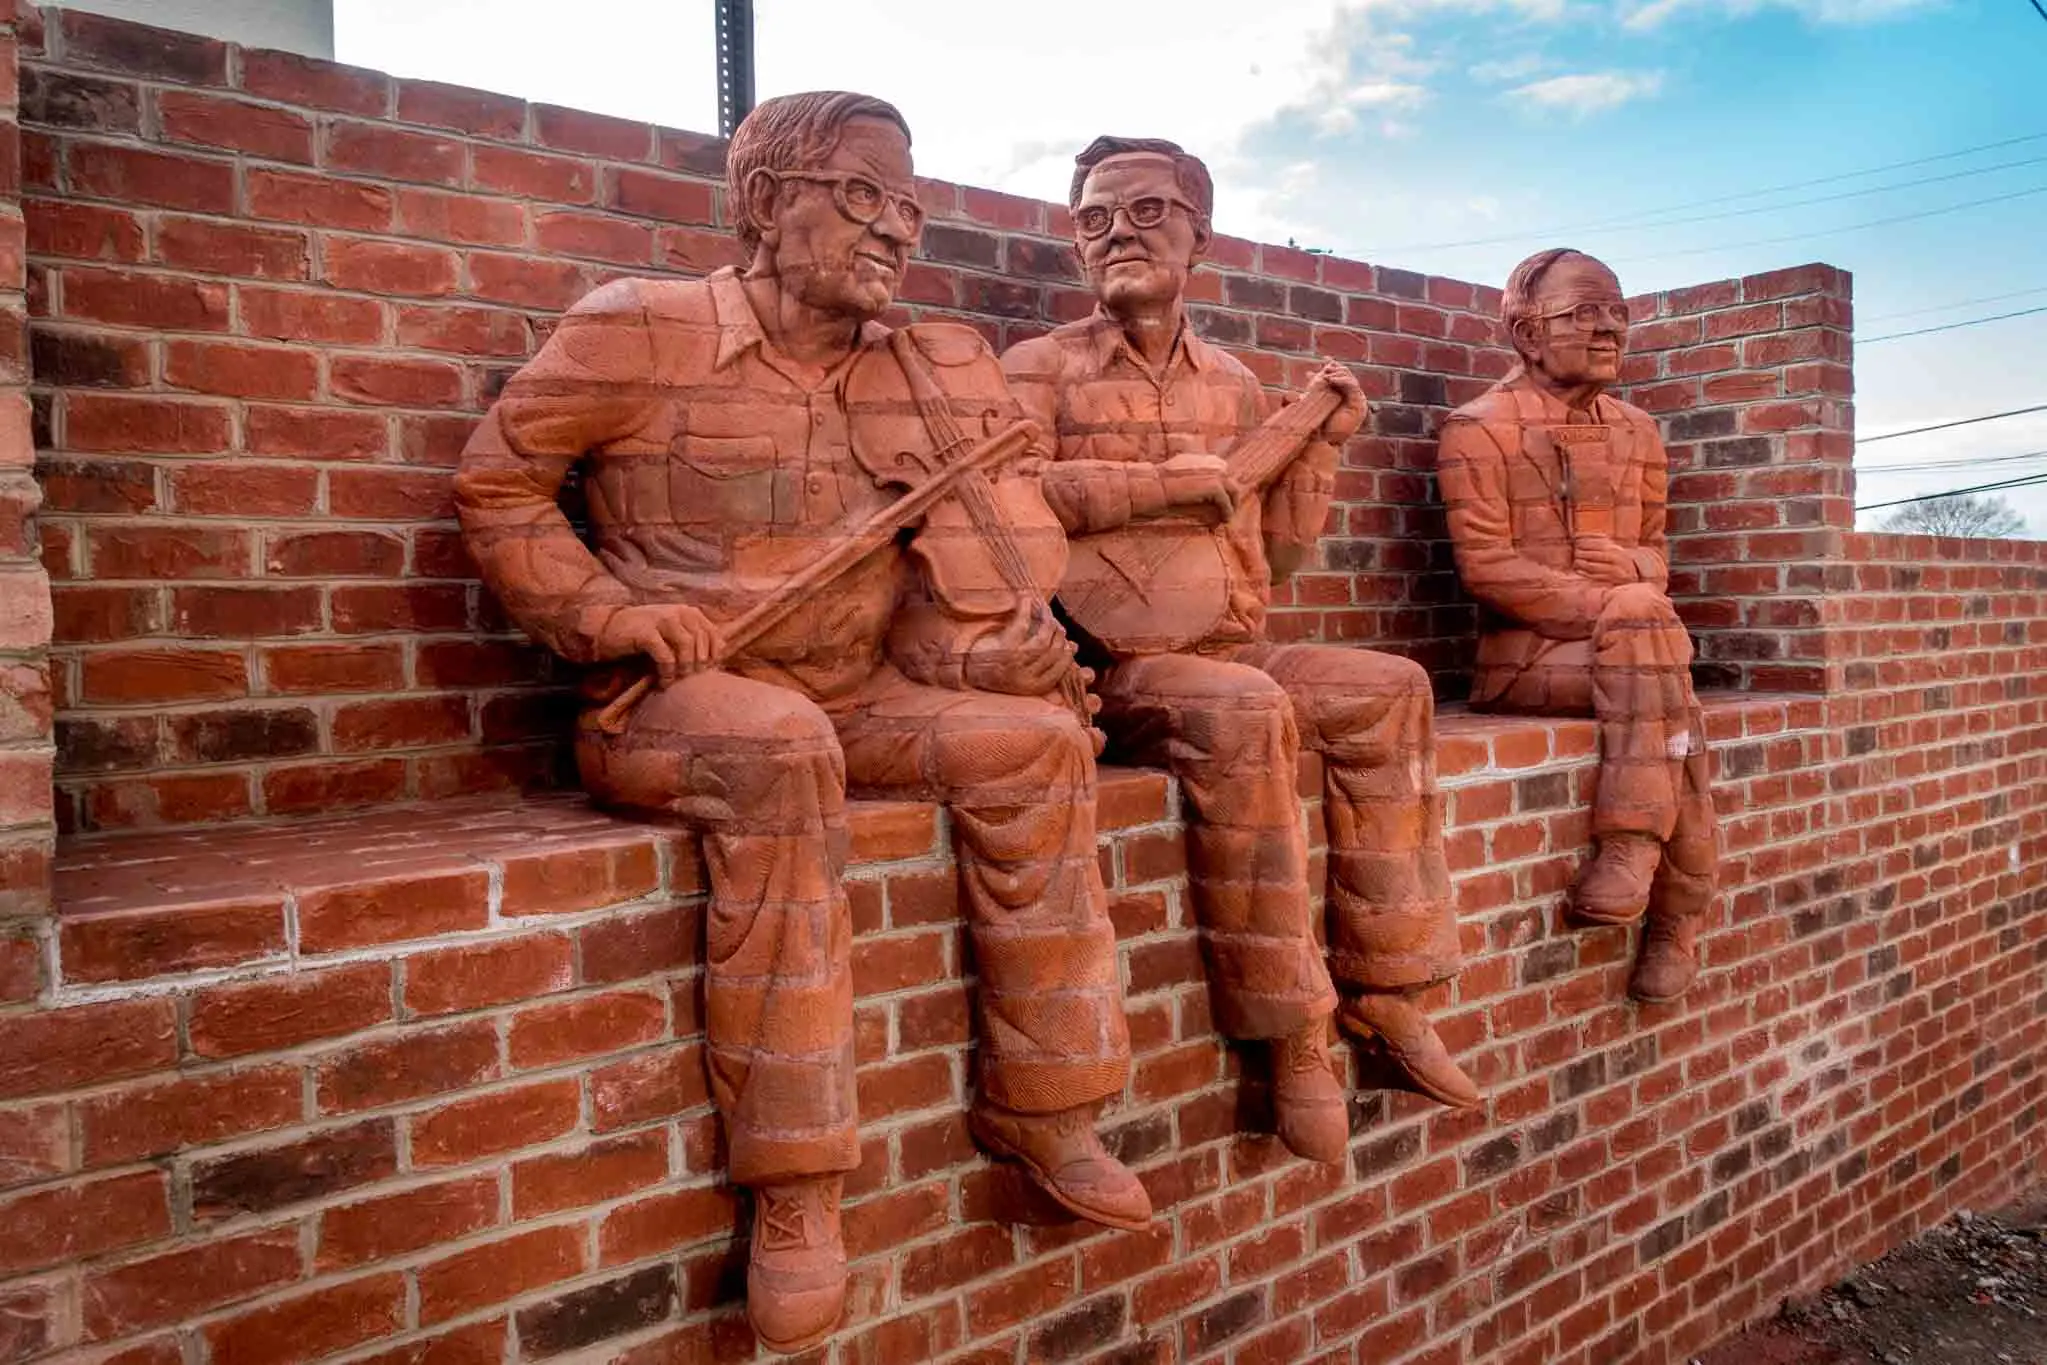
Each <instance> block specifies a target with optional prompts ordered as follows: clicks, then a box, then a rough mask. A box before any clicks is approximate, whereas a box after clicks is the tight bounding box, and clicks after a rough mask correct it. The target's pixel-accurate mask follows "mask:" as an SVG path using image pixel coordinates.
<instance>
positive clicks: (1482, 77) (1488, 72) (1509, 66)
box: [1465, 52, 1548, 85]
mask: <svg viewBox="0 0 2047 1365" xmlns="http://www.w3.org/2000/svg"><path fill="white" fill-rule="evenodd" d="M1547 65H1548V62H1547V61H1545V60H1544V58H1543V55H1542V54H1541V53H1540V52H1525V53H1523V54H1521V55H1520V56H1518V57H1508V58H1505V59H1503V60H1499V61H1490V62H1474V63H1472V65H1471V67H1470V68H1469V69H1468V70H1467V71H1466V73H1465V74H1467V75H1469V76H1470V77H1471V78H1472V79H1473V80H1475V81H1477V82H1479V83H1480V84H1481V85H1505V84H1506V83H1507V82H1508V81H1525V80H1527V79H1528V78H1529V77H1530V76H1533V75H1534V74H1535V73H1536V72H1538V71H1540V70H1542V69H1543V67H1545V66H1547Z"/></svg>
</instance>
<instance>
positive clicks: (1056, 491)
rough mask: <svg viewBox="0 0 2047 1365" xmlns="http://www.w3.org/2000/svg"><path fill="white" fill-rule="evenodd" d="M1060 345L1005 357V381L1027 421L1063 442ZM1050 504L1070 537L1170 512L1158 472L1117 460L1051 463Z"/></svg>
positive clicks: (1040, 345)
mask: <svg viewBox="0 0 2047 1365" xmlns="http://www.w3.org/2000/svg"><path fill="white" fill-rule="evenodd" d="M1060 360H1061V356H1060V350H1059V343H1058V342H1056V341H1053V340H1052V339H1050V338H1048V337H1039V338H1036V339H1034V340H1031V341H1025V342H1020V343H1019V344H1017V345H1015V346H1012V347H1010V348H1009V349H1008V350H1007V351H1005V352H1003V354H1002V373H1003V377H1004V378H1006V379H1007V380H1008V381H1009V391H1010V392H1011V393H1013V394H1015V395H1016V401H1017V402H1018V404H1020V405H1021V406H1022V408H1023V412H1024V416H1026V417H1028V418H1030V419H1031V420H1032V421H1034V422H1036V423H1037V424H1038V425H1039V426H1041V427H1043V428H1044V429H1045V434H1046V436H1047V437H1048V438H1049V439H1050V440H1051V441H1052V443H1053V445H1054V447H1055V450H1056V447H1057V444H1058V440H1059V371H1060ZM1042 482H1043V485H1044V489H1045V501H1046V502H1047V503H1049V504H1050V505H1051V508H1052V512H1053V515H1055V516H1056V517H1058V518H1059V524H1060V525H1061V526H1063V527H1064V528H1065V529H1066V533H1067V534H1068V535H1074V536H1084V535H1092V534H1094V533H1095V532H1098V531H1113V530H1115V529H1116V528H1117V527H1119V526H1124V525H1127V524H1129V523H1130V522H1132V521H1138V520H1142V519H1143V518H1145V517H1155V516H1157V515H1158V514H1159V513H1161V512H1163V511H1165V510H1166V507H1167V501H1166V489H1165V483H1164V481H1163V480H1162V479H1161V478H1160V476H1159V470H1158V466H1156V465H1150V464H1139V463H1126V462H1123V461H1118V460H1060V459H1058V458H1057V456H1056V454H1055V455H1054V457H1053V458H1052V459H1050V460H1048V461H1046V464H1045V467H1044V473H1043V479H1042Z"/></svg>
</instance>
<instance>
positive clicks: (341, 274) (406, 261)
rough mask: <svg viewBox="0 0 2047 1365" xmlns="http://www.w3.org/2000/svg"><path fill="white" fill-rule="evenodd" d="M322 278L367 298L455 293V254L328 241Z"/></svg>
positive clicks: (408, 245)
mask: <svg viewBox="0 0 2047 1365" xmlns="http://www.w3.org/2000/svg"><path fill="white" fill-rule="evenodd" d="M321 252H322V257H323V260H324V265H325V275H324V276H323V278H325V279H326V281H327V282H328V283H329V284H331V285H333V286H334V287H336V288H337V289H352V290H356V291H358V292H360V293H365V294H381V295H389V294H410V295H421V296H433V295H440V294H452V293H453V292H455V284H456V281H455V253H454V252H452V251H449V250H447V249H446V248H444V247H433V246H422V245H419V244H417V243H414V242H391V241H383V240H380V239H377V238H365V237H336V236H329V237H327V238H326V239H325V240H324V242H323V243H322V245H321Z"/></svg>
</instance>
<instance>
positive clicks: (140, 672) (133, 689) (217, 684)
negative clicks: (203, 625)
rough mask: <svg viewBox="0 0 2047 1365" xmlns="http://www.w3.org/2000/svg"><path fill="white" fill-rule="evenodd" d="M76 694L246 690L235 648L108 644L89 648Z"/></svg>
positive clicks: (161, 695) (117, 696)
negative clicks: (124, 647)
mask: <svg viewBox="0 0 2047 1365" xmlns="http://www.w3.org/2000/svg"><path fill="white" fill-rule="evenodd" d="M83 678H84V681H83V683H82V684H81V686H80V689H79V694H80V696H82V697H83V698H84V699H85V700H86V701H93V702H110V703H113V704H115V705H128V704H133V703H136V702H152V701H210V700H222V699H226V698H229V697H245V696H247V695H248V694H249V672H248V666H247V664H246V663H245V662H244V661H243V658H242V656H241V655H239V654H221V653H214V652H211V651H206V650H197V649H135V650H110V651H106V652H102V653H94V654H88V655H86V656H85V660H84V673H83Z"/></svg>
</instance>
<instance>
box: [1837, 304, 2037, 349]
mask: <svg viewBox="0 0 2047 1365" xmlns="http://www.w3.org/2000/svg"><path fill="white" fill-rule="evenodd" d="M2035 313H2047V304H2043V305H2042V306H2040V307H2038V308H2021V309H2019V310H2018V311H2017V312H2015V313H1992V314H1991V315H1990V316H1989V317H1987V318H1969V319H1967V320H1966V321H1963V322H1944V323H1942V324H1941V325H1940V326H1938V327H1915V328H1914V329H1913V330H1911V331H1909V332H1886V333H1885V334H1884V335H1882V336H1880V337H1857V338H1856V339H1855V344H1856V345H1858V346H1874V345H1876V343H1877V342H1879V341H1896V340H1897V339H1898V338H1900V337H1923V336H1926V335H1928V334H1929V333H1933V332H1952V331H1954V330H1955V329H1956V328H1957V327H1981V326H1982V325H1983V324H1984V323H1986V322H2003V321H2004V320H2005V319H2006V318H2029V317H2031V316H2033V314H2035Z"/></svg>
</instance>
